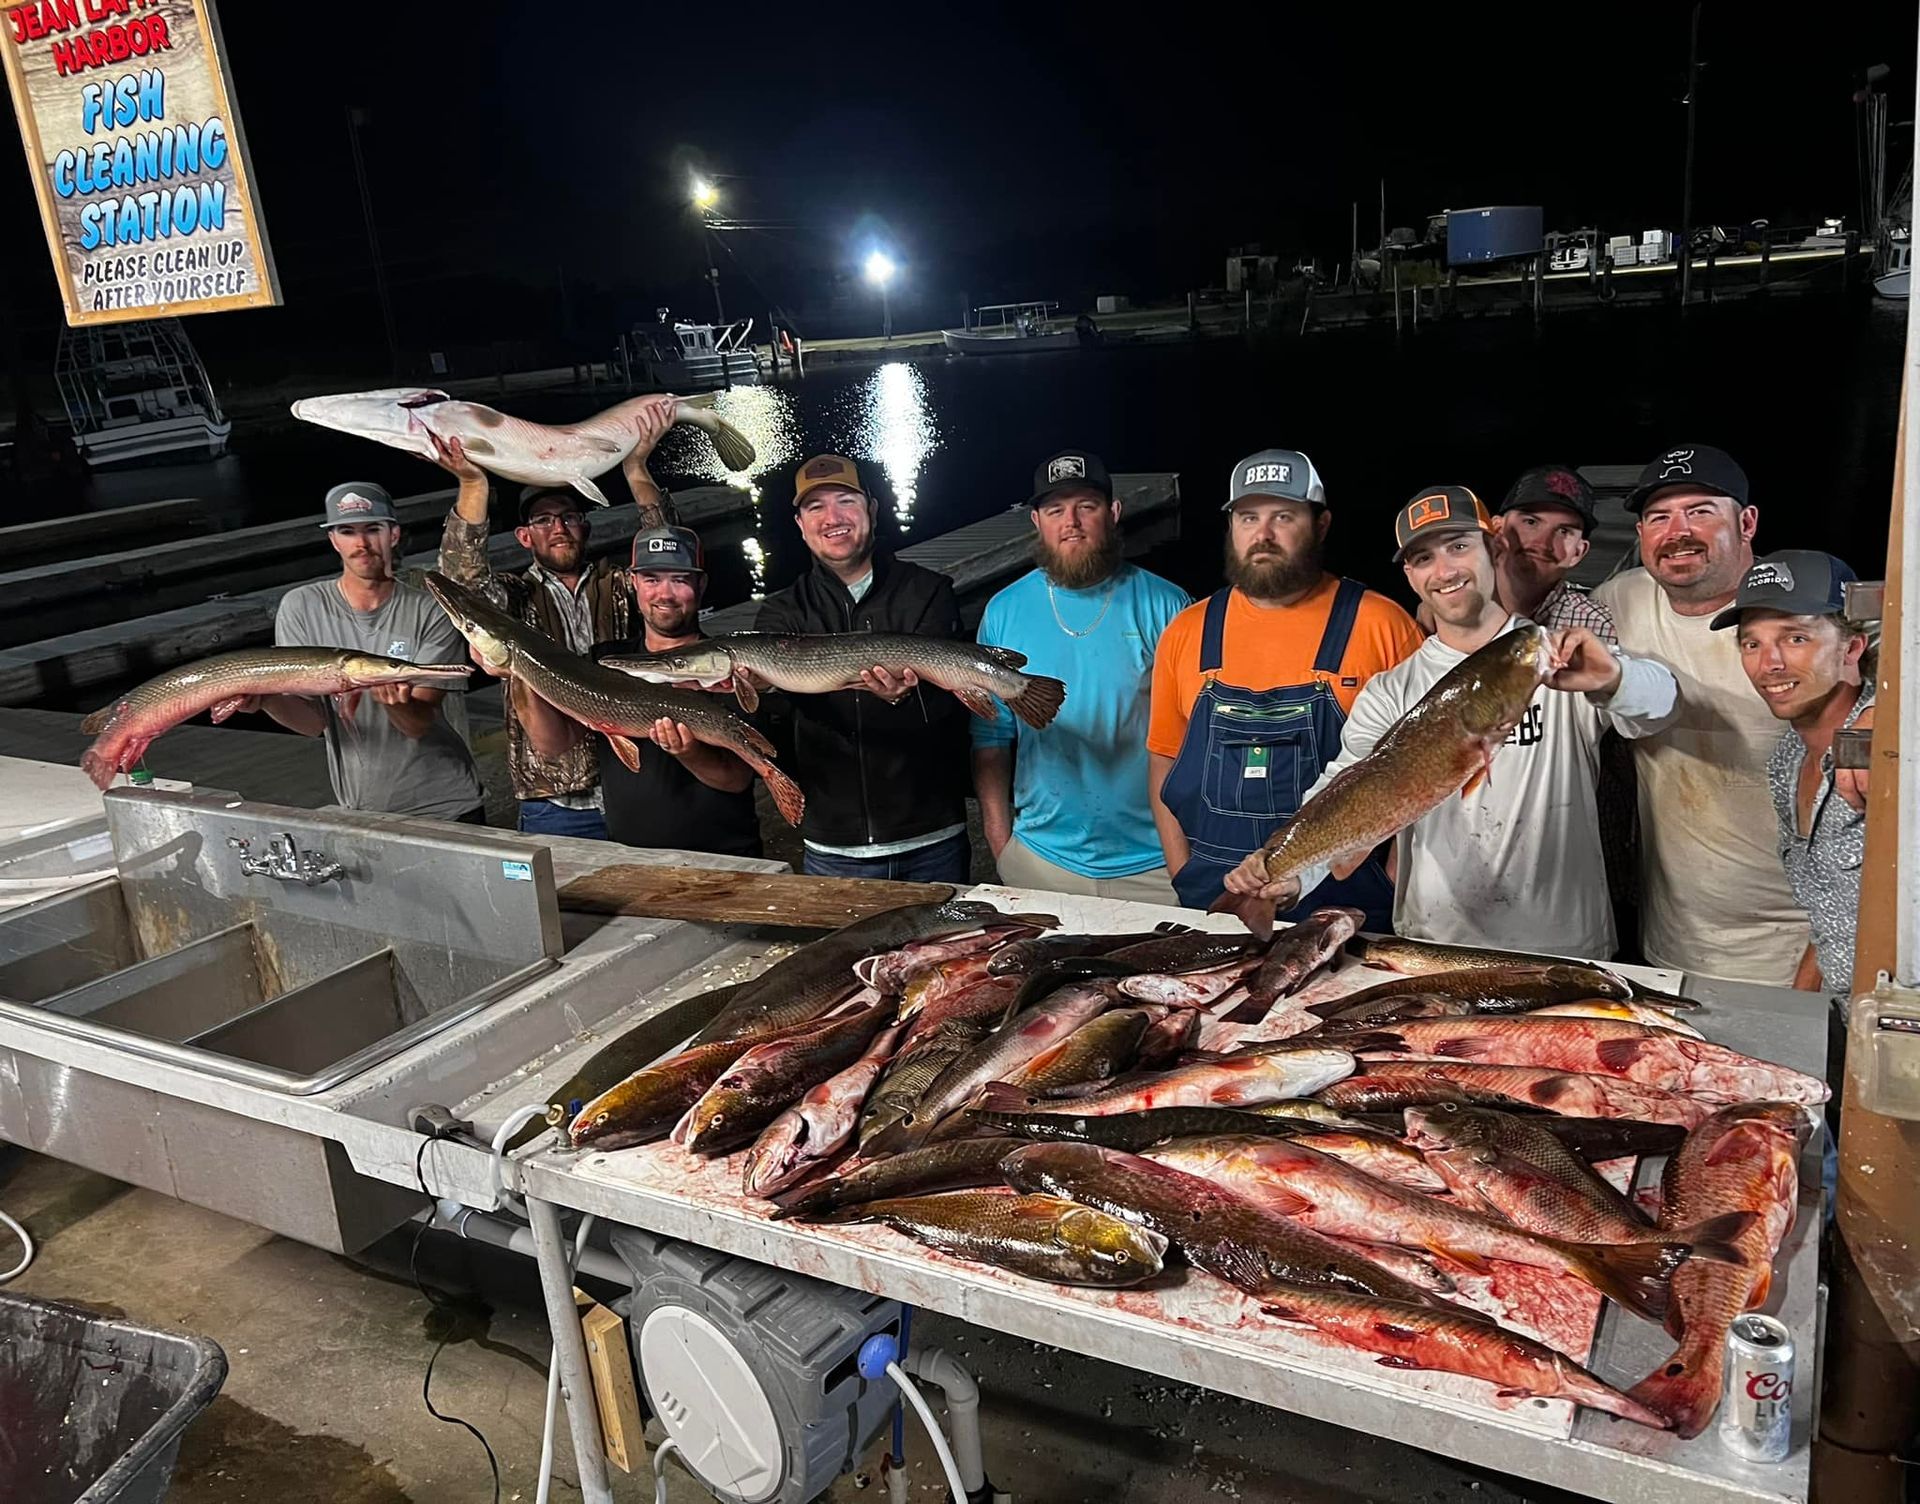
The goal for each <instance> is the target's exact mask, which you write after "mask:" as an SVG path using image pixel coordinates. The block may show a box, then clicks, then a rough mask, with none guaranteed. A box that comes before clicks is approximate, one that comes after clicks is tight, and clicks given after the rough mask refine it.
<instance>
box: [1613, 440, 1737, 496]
mask: <svg viewBox="0 0 1920 1504" xmlns="http://www.w3.org/2000/svg"><path fill="white" fill-rule="evenodd" d="M1668 486H1694V487H1696V488H1698V489H1699V490H1702V491H1710V492H1712V493H1714V494H1715V495H1718V496H1726V497H1729V498H1731V499H1732V500H1733V501H1735V502H1737V503H1739V504H1740V505H1741V506H1745V505H1746V504H1747V472H1746V471H1744V470H1742V469H1741V468H1740V467H1739V466H1738V465H1736V464H1735V463H1734V461H1733V456H1732V455H1730V454H1728V453H1727V451H1726V450H1724V449H1715V448H1713V447H1711V446H1710V445H1707V444H1683V445H1681V446H1680V447H1679V448H1678V449H1669V450H1668V451H1667V452H1666V453H1665V454H1663V455H1661V456H1660V458H1659V459H1657V460H1655V461H1654V462H1653V463H1652V464H1651V465H1649V466H1647V468H1646V469H1644V470H1642V471H1641V472H1640V481H1639V484H1638V485H1636V486H1635V487H1634V488H1633V489H1632V490H1631V491H1629V492H1628V493H1627V500H1626V508H1627V510H1628V511H1629V512H1641V511H1644V510H1645V509H1646V505H1647V503H1648V502H1649V501H1650V500H1652V499H1653V493H1654V492H1656V491H1663V490H1665V489H1666V488H1667V487H1668Z"/></svg>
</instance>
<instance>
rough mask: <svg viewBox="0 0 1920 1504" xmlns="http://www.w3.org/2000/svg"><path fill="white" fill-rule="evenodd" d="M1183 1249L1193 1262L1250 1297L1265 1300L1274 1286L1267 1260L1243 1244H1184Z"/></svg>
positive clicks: (1223, 1242)
mask: <svg viewBox="0 0 1920 1504" xmlns="http://www.w3.org/2000/svg"><path fill="white" fill-rule="evenodd" d="M1181 1247H1182V1248H1183V1249H1184V1250H1185V1252H1186V1255H1187V1258H1188V1259H1189V1260H1190V1261H1191V1262H1193V1263H1195V1264H1198V1265H1199V1266H1200V1267H1201V1268H1202V1269H1204V1270H1206V1271H1207V1272H1208V1273H1209V1274H1213V1275H1218V1276H1219V1277H1220V1278H1221V1279H1223V1280H1225V1281H1226V1282H1227V1283H1228V1284H1230V1285H1232V1286H1233V1287H1234V1288H1235V1289H1239V1290H1245V1291H1246V1292H1247V1293H1248V1294H1250V1295H1257V1296H1262V1297H1264V1296H1265V1294H1266V1292H1267V1288H1268V1287H1269V1286H1271V1285H1272V1283H1273V1275H1272V1273H1271V1272H1270V1271H1269V1270H1268V1268H1267V1262H1266V1260H1265V1259H1263V1258H1262V1257H1261V1256H1260V1255H1259V1254H1258V1253H1256V1252H1255V1251H1254V1250H1253V1249H1251V1248H1248V1247H1246V1246H1245V1245H1243V1244H1240V1243H1230V1242H1226V1241H1224V1240H1223V1241H1221V1242H1218V1243H1208V1244H1206V1245H1204V1246H1202V1245H1200V1244H1198V1243H1195V1244H1192V1245H1188V1244H1186V1243H1182V1244H1181Z"/></svg>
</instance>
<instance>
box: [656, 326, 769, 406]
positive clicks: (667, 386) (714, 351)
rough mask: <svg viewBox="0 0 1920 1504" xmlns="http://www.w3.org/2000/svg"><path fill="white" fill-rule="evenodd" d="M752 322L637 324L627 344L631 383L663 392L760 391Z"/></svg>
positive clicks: (758, 359) (758, 365)
mask: <svg viewBox="0 0 1920 1504" xmlns="http://www.w3.org/2000/svg"><path fill="white" fill-rule="evenodd" d="M752 332H753V320H752V319H741V320H739V321H738V322H736V323H732V324H691V323H687V322H685V321H684V320H680V319H672V320H669V319H668V318H666V317H665V313H664V310H662V317H661V318H660V319H659V320H658V321H657V322H655V323H652V324H636V325H634V327H633V328H632V329H631V330H629V331H628V333H627V336H626V339H625V340H624V341H623V345H624V350H623V353H624V355H625V356H626V360H627V370H628V375H629V378H630V379H631V380H632V381H633V382H634V384H635V385H637V386H643V387H651V388H652V389H653V390H655V391H660V392H694V391H710V390H712V389H713V388H715V387H727V386H758V385H759V384H760V374H761V373H760V357H759V356H758V355H756V354H755V353H754V351H753V349H752V347H751V346H750V345H748V343H747V336H748V335H749V334H751V333H752Z"/></svg>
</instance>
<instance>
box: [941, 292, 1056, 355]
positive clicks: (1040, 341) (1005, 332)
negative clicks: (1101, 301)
mask: <svg viewBox="0 0 1920 1504" xmlns="http://www.w3.org/2000/svg"><path fill="white" fill-rule="evenodd" d="M1059 308H1060V305H1059V304H1058V303H989V304H988V305H987V306H986V307H984V308H975V309H973V310H972V311H971V312H970V313H968V315H967V322H966V327H965V328H961V329H942V330H941V331H940V338H941V339H942V340H944V341H945V342H946V346H947V350H948V352H949V353H950V354H953V355H1031V354H1034V353H1036V352H1038V351H1041V350H1077V349H1079V348H1080V331H1079V329H1078V328H1077V327H1076V326H1075V325H1074V324H1073V323H1066V324H1062V323H1061V322H1060V321H1059V320H1058V319H1056V318H1055V317H1054V315H1055V314H1056V313H1057V312H1058V311H1059Z"/></svg>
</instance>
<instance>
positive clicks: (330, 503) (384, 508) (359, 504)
mask: <svg viewBox="0 0 1920 1504" xmlns="http://www.w3.org/2000/svg"><path fill="white" fill-rule="evenodd" d="M399 520H400V519H399V518H398V517H396V516H395V515H394V512H393V498H392V497H391V496H389V495H388V494H387V488H386V487H385V486H376V485H375V484H374V483H373V482H372V481H370V480H343V481H341V482H340V484H339V485H337V486H335V487H334V488H333V489H332V490H331V491H329V492H327V520H326V521H325V522H323V523H321V524H320V526H322V527H345V526H347V525H349V524H351V523H356V522H398V521H399Z"/></svg>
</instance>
